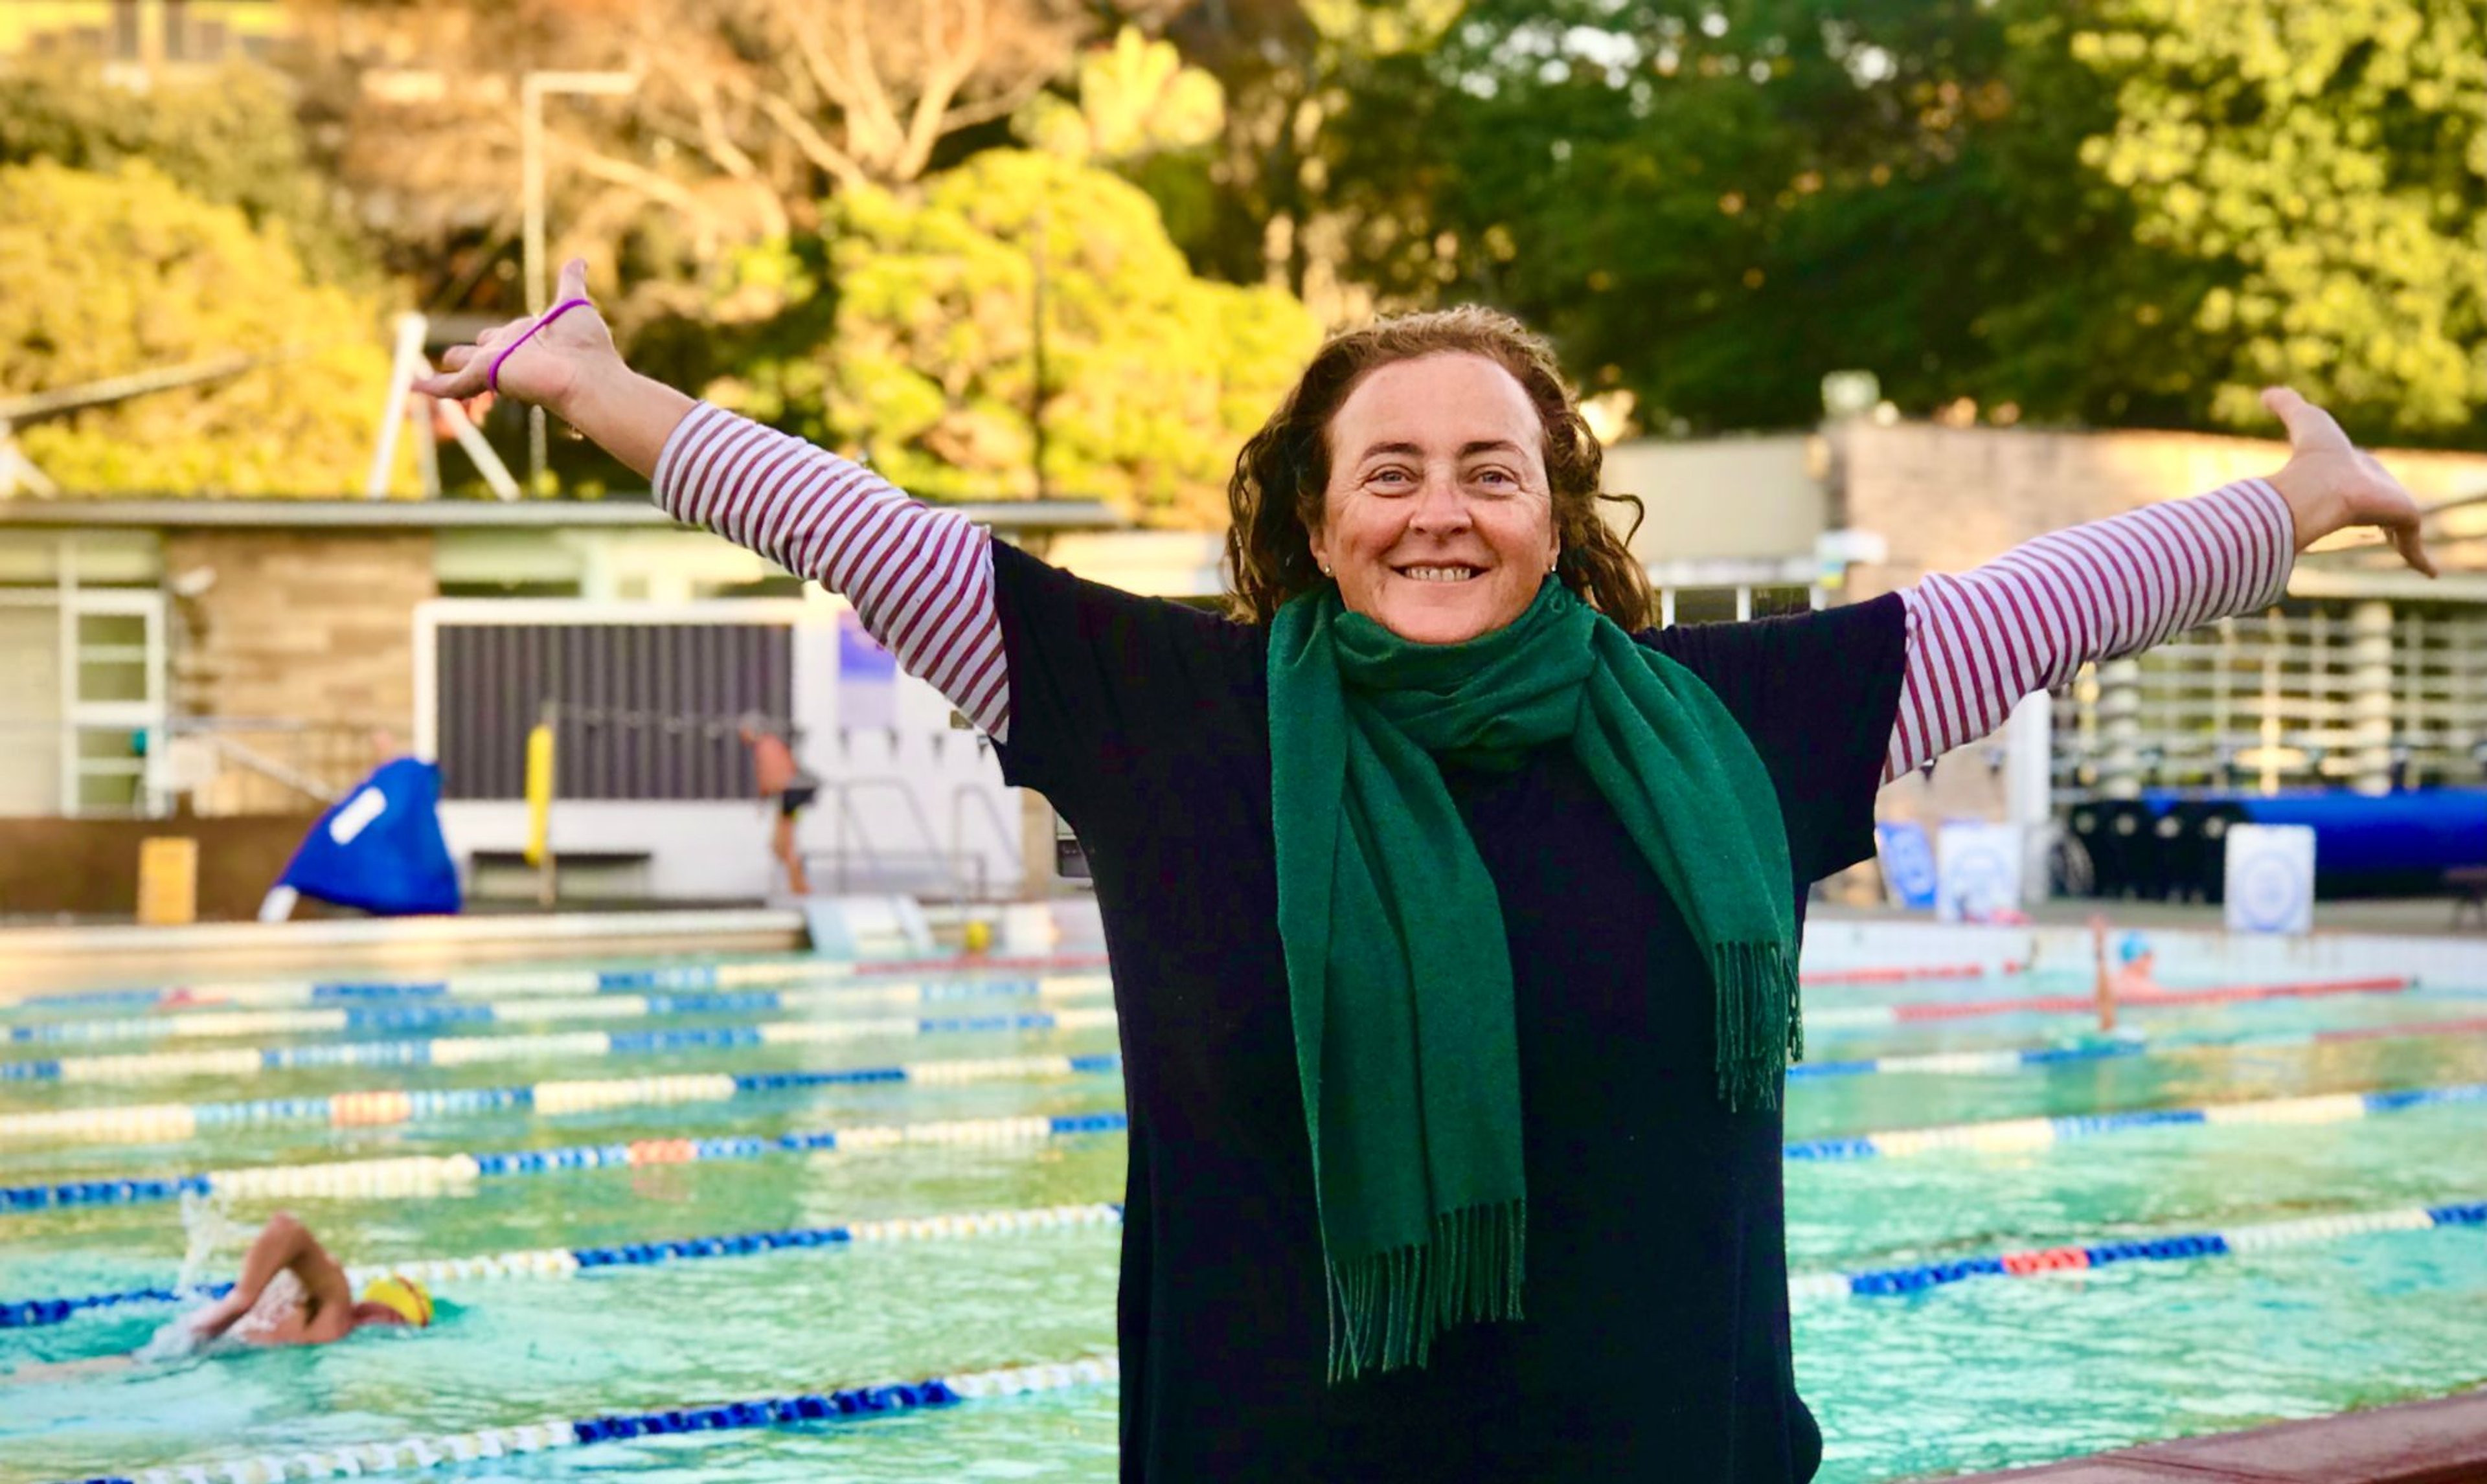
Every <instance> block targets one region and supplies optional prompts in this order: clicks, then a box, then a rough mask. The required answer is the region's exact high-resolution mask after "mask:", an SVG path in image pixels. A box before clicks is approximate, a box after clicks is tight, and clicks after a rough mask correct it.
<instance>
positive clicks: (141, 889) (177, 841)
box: [138, 835, 199, 927]
mask: <svg viewBox="0 0 2487 1484" xmlns="http://www.w3.org/2000/svg"><path fill="white" fill-rule="evenodd" d="M198 920H199V842H198V841H197V840H194V839H191V838H188V837H187V836H178V835H159V836H155V837H154V838H149V839H143V840H140V841H139V842H138V921H141V922H143V923H146V924H148V925H149V926H154V927H178V926H182V925H183V924H185V923H190V922H195V921H198Z"/></svg>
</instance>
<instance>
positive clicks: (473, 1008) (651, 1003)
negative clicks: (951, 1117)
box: [0, 974, 1114, 1044]
mask: <svg viewBox="0 0 2487 1484" xmlns="http://www.w3.org/2000/svg"><path fill="white" fill-rule="evenodd" d="M1113 990H1114V982H1113V980H1112V979H1111V978H1109V977H1108V976H1105V975H1103V974H1078V975H1062V976H1055V977H1052V978H1048V979H1030V978H1018V979H1007V978H997V979H950V980H940V979H936V980H928V981H926V982H924V983H923V984H921V985H918V986H906V985H888V986H877V985H858V984H832V985H824V986H821V987H818V988H809V989H768V990H741V991H733V992H727V993H693V994H629V995H621V994H598V995H575V996H567V997H562V998H549V997H547V998H536V999H525V1000H508V1001H476V1002H470V1003H424V1002H417V1003H413V1004H373V1005H348V1006H342V1007H337V1008H330V1009H310V1010H191V1011H184V1012H182V1013H180V1014H173V1015H132V1016H124V1017H120V1018H117V1019H113V1020H64V1021H52V1022H47V1023H44V1024H42V1025H32V1026H10V1027H8V1028H6V1029H7V1035H6V1036H5V1037H0V1039H7V1040H10V1041H14V1042H18V1043H21V1044H23V1043H30V1042H45V1043H48V1042H55V1041H61V1042H93V1041H152V1040H174V1039H192V1040H214V1039H220V1038H226V1037H232V1036H243V1035H320V1034H335V1033H339V1032H353V1031H430V1030H433V1029H436V1028H439V1027H443V1026H495V1025H542V1024H545V1023H555V1024H557V1023H559V1022H562V1021H573V1020H640V1019H649V1018H656V1017H661V1016H668V1015H728V1016H743V1017H748V1016H752V1015H756V1014H767V1013H769V1012H773V1011H783V1010H820V1009H852V1008H857V1007H862V1006H867V1005H871V1006H881V1007H888V1008H898V1007H903V1006H908V1005H918V1004H951V1003H958V1002H960V1001H963V1000H1003V999H1008V1000H1035V1001H1039V1002H1044V1003H1053V1002H1057V1001H1065V1000H1091V999H1095V998H1096V997H1098V996H1100V995H1108V994H1111V993H1113Z"/></svg>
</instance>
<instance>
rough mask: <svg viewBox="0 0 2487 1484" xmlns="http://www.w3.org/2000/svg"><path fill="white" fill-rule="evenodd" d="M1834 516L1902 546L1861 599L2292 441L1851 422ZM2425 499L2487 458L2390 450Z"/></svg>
mask: <svg viewBox="0 0 2487 1484" xmlns="http://www.w3.org/2000/svg"><path fill="white" fill-rule="evenodd" d="M1834 437H1835V439H1836V442H1837V468H1838V471H1839V472H1838V475H1837V476H1836V485H1835V487H1834V489H1833V490H1832V492H1831V499H1832V503H1833V506H1834V515H1833V518H1834V520H1835V521H1836V522H1837V523H1838V524H1841V525H1845V526H1849V527H1852V528H1855V529H1858V530H1863V531H1872V532H1875V533H1878V534H1879V535H1881V536H1883V537H1884V538H1885V539H1886V540H1887V541H1889V542H1890V560H1889V561H1887V562H1885V563H1878V564H1876V565H1873V566H1867V567H1858V568H1857V569H1856V571H1855V572H1854V573H1852V574H1851V581H1852V583H1854V585H1855V586H1854V590H1853V591H1855V593H1856V595H1857V596H1858V597H1870V596H1872V595H1874V594H1876V593H1879V592H1888V591H1891V590H1892V589H1894V588H1901V587H1906V586H1908V585H1909V584H1910V583H1913V582H1915V581H1916V580H1917V579H1918V578H1920V577H1922V576H1924V575H1925V574H1926V573H1928V572H1956V571H1960V570H1963V569H1965V568H1968V567H1971V566H1975V565H1976V564H1977V563H1981V562H1984V561H1987V560H1988V559H1990V558H1992V557H1996V556H1998V555H2000V554H2001V553H2003V552H2004V551H2006V550H2009V549H2010V548H2011V547H2013V546H2015V545H2018V544H2019V543H2021V542H2023V541H2026V540H2028V539H2029V538H2030V537H2032V536H2044V535H2045V534H2047V533H2048V532H2050V531H2059V530H2061V529H2063V528H2064V527H2066V526H2072V525H2079V524H2080V523H2081V522H2082V521H2085V520H2099V519H2102V518H2104V517H2106V516H2109V515H2117V514H2122V513H2123V512H2124V511H2126V510H2132V509H2138V508H2140V507H2142V506H2145V505H2152V504H2156V503H2158V502H2160V501H2163V500H2178V499H2182V498H2184V497H2185V496H2187V495H2195V494H2200V493H2202V492H2203V491H2205V490H2210V489H2216V488H2218V487H2219V486H2220V485H2222V484H2225V483H2228V482H2230V481H2235V480H2241V479H2246V478H2248V477H2250V476H2255V475H2267V474H2270V473H2272V472H2273V471H2275V470H2277V468H2279V466H2280V465H2281V464H2282V463H2284V462H2286V460H2287V456H2288V450H2287V446H2286V445H2285V444H2282V443H2278V442H2275V441H2266V440H2263V439H2257V438H2226V437H2215V436H2212V435H2209V434H2204V433H2150V432H2105V433H2101V432H2025V431H2021V430H2019V429H2014V428H2000V427H1961V428H1954V427H1942V426H1936V425H1934V424H1928V423H1904V424H1899V425H1895V426H1889V427H1884V426H1876V425H1875V424H1872V423H1867V422H1857V423H1851V424H1848V425H1846V426H1842V427H1840V428H1838V429H1836V431H1835V433H1834ZM2381 456H2382V458H2383V459H2384V462H2385V463H2386V465H2387V466H2389V468H2390V470H2391V471H2392V473H2393V474H2394V475H2396V476H2397V477H2398V478H2399V479H2400V481H2401V482H2403V483H2404V484H2407V485H2408V486H2409V488H2410V491H2411V493H2413V494H2415V495H2416V496H2417V498H2418V501H2419V503H2420V504H2426V503H2429V502H2432V501H2435V500H2440V499H2444V498H2446V497H2448V496H2451V495H2456V494H2466V493H2472V492H2475V491H2479V490H2482V489H2487V456H2482V455H2480V454H2476V453H2411V452H2406V451H2387V452H2385V453H2383V454H2382V455H2381Z"/></svg>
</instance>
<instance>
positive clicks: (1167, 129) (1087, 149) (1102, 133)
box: [1017, 26, 1226, 164]
mask: <svg viewBox="0 0 2487 1484" xmlns="http://www.w3.org/2000/svg"><path fill="white" fill-rule="evenodd" d="M1225 118H1226V97H1225V94H1224V92H1223V90H1221V89H1220V88H1219V87H1218V86H1217V79H1216V78H1215V77H1212V76H1210V75H1209V74H1208V73H1207V72H1204V71H1201V70H1200V69H1197V68H1188V67H1186V66H1184V65H1183V58H1182V56H1181V55H1180V54H1178V53H1177V52H1176V50H1175V48H1174V47H1173V45H1172V44H1171V43H1169V42H1165V41H1150V40H1149V39H1148V38H1146V37H1144V36H1142V35H1140V33H1139V32H1138V30H1136V29H1135V28H1133V27H1131V26H1125V27H1124V28H1123V29H1122V31H1121V32H1120V34H1118V35H1117V36H1116V37H1115V38H1114V43H1113V44H1112V45H1111V46H1101V47H1097V48H1094V49H1092V50H1090V51H1088V52H1086V53H1084V54H1083V55H1082V56H1081V57H1080V59H1079V75H1078V101H1077V102H1076V103H1075V102H1072V101H1070V100H1069V99H1066V98H1062V97H1057V96H1054V95H1052V94H1050V93H1040V94H1038V95H1037V96H1035V97H1034V98H1032V99H1030V100H1029V102H1028V104H1027V106H1026V107H1024V108H1022V109H1021V110H1020V116H1019V120H1018V124H1017V126H1018V128H1019V131H1020V136H1021V137H1022V138H1024V139H1026V140H1027V141H1028V142H1029V143H1030V144H1032V145H1034V146H1035V147H1036V148H1038V149H1040V150H1045V151H1049V152H1051V153H1054V154H1059V155H1061V156H1062V157H1063V158H1065V159H1071V160H1083V161H1092V162H1096V163H1101V164H1102V163H1114V162H1121V161H1128V160H1136V159H1139V158H1142V157H1145V156H1147V155H1152V154H1160V153H1164V152H1166V151H1178V150H1191V149H1197V148H1198V147H1199V146H1201V145H1205V144H1207V143H1208V142H1209V141H1210V140H1212V139H1215V138H1216V137H1217V131H1218V129H1219V127H1220V126H1221V125H1223V124H1224V123H1225Z"/></svg>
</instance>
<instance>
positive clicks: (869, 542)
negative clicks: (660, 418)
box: [655, 402, 1010, 737]
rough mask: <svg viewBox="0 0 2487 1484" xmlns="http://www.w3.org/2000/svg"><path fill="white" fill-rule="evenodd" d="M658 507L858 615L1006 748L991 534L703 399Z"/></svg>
mask: <svg viewBox="0 0 2487 1484" xmlns="http://www.w3.org/2000/svg"><path fill="white" fill-rule="evenodd" d="M655 482H656V487H657V504H658V505H659V506H662V507H663V508H665V510H666V511H667V512H668V513H669V514H671V515H673V516H674V517H675V518H676V519H678V520H683V521H687V522H689V523H691V524H693V525H698V526H706V527H707V528H708V529H710V530H711V531H713V532H715V533H716V534H717V535H719V536H724V537H725V538H726V539H727V540H729V541H732V542H734V543H735V544H736V545H738V546H747V547H749V548H750V549H751V550H753V551H756V552H758V553H760V554H761V555H762V556H764V557H767V558H768V560H769V561H771V562H774V563H777V564H778V565H779V566H782V567H784V568H785V569H786V570H788V571H790V572H794V573H796V574H798V575H800V576H803V577H808V578H810V579H812V580H813V581H815V582H817V583H819V584H820V585H821V586H822V587H824V588H826V589H828V590H829V591H832V592H836V593H841V594H843V595H844V596H845V597H846V599H847V600H848V601H849V602H852V604H854V606H855V613H856V615H857V616H858V617H860V618H862V619H863V626H864V627H865V629H867V630H868V631H870V632H871V634H872V636H873V637H874V638H876V639H878V640H880V642H881V643H882V644H883V645H885V646H888V647H889V650H890V652H891V653H892V654H895V655H896V656H897V657H898V662H899V664H901V665H903V666H905V667H906V669H907V673H908V674H911V675H914V676H916V677H917V678H919V679H922V680H924V681H926V682H927V683H929V684H930V685H932V687H933V688H934V689H936V690H937V691H939V692H940V693H941V694H942V695H943V696H945V697H948V698H949V701H950V703H951V704H952V705H954V706H957V707H958V708H959V710H960V711H961V712H962V713H964V715H965V716H966V718H967V719H968V720H969V721H971V722H973V723H975V724H976V725H977V726H978V727H981V728H984V729H985V730H986V731H988V732H991V733H992V735H993V736H995V737H1004V736H1005V733H1006V731H1007V730H1008V728H1009V725H1010V675H1009V671H1008V667H1007V665H1006V664H1005V663H1004V661H1003V658H1002V630H1001V619H1000V616H999V612H998V610H996V609H995V608H994V606H993V560H992V539H993V538H992V533H991V532H989V531H987V530H985V529H984V528H983V527H982V526H979V525H977V524H976V523H975V522H973V521H971V520H969V519H967V518H966V517H965V516H964V515H962V514H960V513H959V512H957V511H956V510H945V509H941V508H938V507H936V506H930V505H926V504H924V503H923V502H921V501H918V500H914V499H910V498H908V496H907V495H906V494H905V493H903V492H901V491H900V490H898V489H896V488H894V487H892V486H891V485H890V483H889V482H888V481H885V480H883V479H882V478H881V477H880V476H879V475H877V474H875V473H873V472H872V471H871V470H869V469H866V468H864V467H863V466H862V465H860V464H855V463H850V462H849V461H848V460H846V459H843V458H840V457H839V456H838V455H836V454H835V453H829V452H827V451H826V450H824V449H819V448H815V447H813V446H812V445H811V444H808V443H805V442H804V441H803V440H801V439H800V438H790V437H788V436H787V435H786V434H784V433H781V432H778V431H776V430H774V429H773V428H767V427H763V426H760V425H759V424H757V423H754V422H752V421H751V420H749V419H748V418H741V417H737V416H735V415H734V414H733V413H730V412H726V411H724V410H722V409H720V408H717V407H713V406H711V405H709V404H708V403H706V402H702V403H700V404H699V405H698V406H696V407H694V408H692V409H691V412H690V415H689V416H687V417H685V418H684V419H683V421H682V426H679V427H677V428H675V429H674V431H673V434H672V436H670V437H668V438H667V439H666V440H665V447H664V451H663V453H660V454H658V455H657V477H656V481H655Z"/></svg>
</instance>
